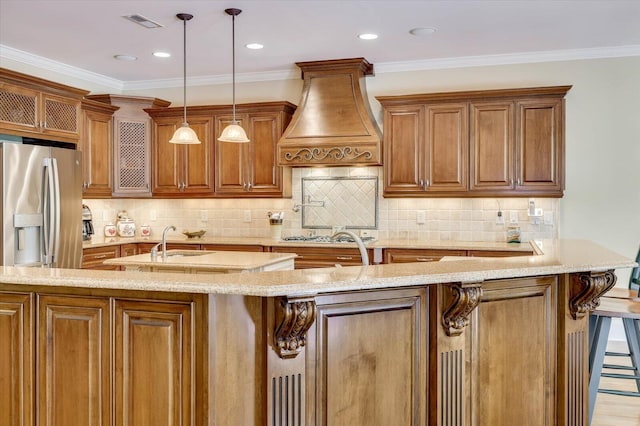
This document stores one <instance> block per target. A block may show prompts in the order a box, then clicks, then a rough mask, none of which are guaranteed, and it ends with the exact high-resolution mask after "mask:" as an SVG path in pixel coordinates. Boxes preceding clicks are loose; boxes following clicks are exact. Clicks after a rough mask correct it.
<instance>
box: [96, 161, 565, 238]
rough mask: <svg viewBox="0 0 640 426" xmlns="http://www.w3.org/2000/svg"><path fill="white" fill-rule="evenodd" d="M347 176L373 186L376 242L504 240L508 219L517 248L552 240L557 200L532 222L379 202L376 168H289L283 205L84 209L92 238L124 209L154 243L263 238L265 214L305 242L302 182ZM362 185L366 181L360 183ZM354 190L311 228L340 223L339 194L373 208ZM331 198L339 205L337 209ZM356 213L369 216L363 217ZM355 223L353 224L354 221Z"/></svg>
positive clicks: (133, 202)
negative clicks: (288, 193)
mask: <svg viewBox="0 0 640 426" xmlns="http://www.w3.org/2000/svg"><path fill="white" fill-rule="evenodd" d="M346 177H351V178H356V177H369V178H376V179H378V191H379V194H378V226H377V228H376V229H372V230H370V233H371V234H372V235H374V236H377V237H378V238H398V239H415V238H417V239H423V240H443V241H446V240H456V241H506V229H507V226H508V225H509V222H510V220H511V219H512V218H513V219H517V222H518V223H517V226H519V227H520V229H521V232H522V241H529V240H532V239H542V238H557V236H558V229H557V224H558V200H557V199H555V198H536V199H535V204H536V207H537V208H542V209H543V211H544V214H545V216H544V218H539V219H535V220H536V223H534V222H533V221H532V219H531V218H530V217H529V216H528V215H527V211H528V207H529V206H528V202H529V200H528V199H527V198H497V199H496V198H383V197H382V195H381V191H382V168H381V167H360V168H345V167H335V168H297V169H294V170H293V185H292V198H290V199H267V198H260V199H106V200H97V199H96V200H84V203H85V204H86V205H88V206H89V208H90V209H91V211H92V213H93V219H94V221H93V222H94V228H95V230H96V234H98V235H100V234H102V231H103V229H104V226H105V225H106V224H108V223H115V220H116V215H117V213H118V211H120V210H126V211H127V212H128V214H129V217H131V218H132V219H134V220H135V222H136V225H138V228H139V226H140V225H143V224H148V225H150V226H151V229H152V235H156V236H157V235H160V233H161V232H162V230H163V229H164V227H165V226H168V225H175V226H176V227H177V228H178V232H182V231H183V230H189V231H191V230H198V229H206V230H207V234H206V235H207V236H212V237H216V236H218V237H269V221H268V219H267V213H268V212H269V211H272V212H273V211H283V212H284V213H285V216H284V227H283V236H289V235H306V234H308V233H309V231H310V229H308V228H310V226H307V225H308V220H309V217H306V218H305V222H306V223H305V228H303V227H302V225H303V224H302V216H301V214H302V210H300V211H299V212H297V213H296V212H294V211H293V210H292V207H293V206H294V204H300V203H302V197H303V190H302V186H303V181H304V182H313V181H318V182H319V181H322V180H325V179H324V178H346ZM303 178H304V180H303ZM318 178H320V179H318ZM327 180H328V179H327ZM338 180H341V181H358V179H352V180H349V179H346V180H345V179H338ZM367 181H369V182H370V179H368V180H367V179H363V180H361V182H359V183H362V182H367ZM360 188H361V191H362V192H361V193H358V191H359V189H358V185H348V187H347V189H348V190H346V189H345V188H344V187H342V188H339V191H340V193H338V191H337V190H332V191H326V193H325V199H326V200H327V201H331V202H327V203H325V206H324V207H319V208H318V209H324V211H323V212H322V214H321V215H316V216H315V217H314V219H313V220H315V221H316V222H315V224H316V225H317V224H318V223H321V225H322V226H320V228H323V227H325V226H327V227H330V226H332V225H344V224H345V223H344V221H345V213H344V208H345V202H344V200H345V198H344V197H345V191H346V193H347V194H348V198H346V200H349V199H352V200H354V202H353V206H354V210H353V211H354V212H356V213H351V212H350V213H349V214H358V213H357V211H358V209H363V208H364V209H366V208H375V207H374V206H373V205H372V204H371V202H372V201H371V186H370V185H363V186H361V187H360ZM334 192H335V194H334ZM305 195H306V194H305ZM332 197H334V198H335V199H334V200H332ZM338 199H342V200H343V201H341V202H337V200H338ZM340 203H342V204H340ZM336 206H338V207H336ZM367 206H369V207H367ZM332 209H333V211H332ZM498 209H500V210H501V211H502V215H503V217H504V222H505V224H504V225H503V224H497V223H496V217H497V212H498ZM363 214H365V215H367V214H373V212H371V211H369V212H366V211H363ZM318 221H320V222H318ZM419 222H424V223H419ZM354 223H355V225H356V226H357V225H358V221H354ZM313 227H314V228H316V227H318V226H313ZM363 228H367V227H366V226H363ZM314 231H316V230H315V229H314ZM317 233H319V234H323V233H327V234H328V233H330V230H329V229H326V230H325V229H318V230H317Z"/></svg>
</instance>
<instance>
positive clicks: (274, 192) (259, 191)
mask: <svg viewBox="0 0 640 426" xmlns="http://www.w3.org/2000/svg"><path fill="white" fill-rule="evenodd" d="M276 107H277V108H275V110H274V111H262V112H250V113H244V114H237V115H236V120H238V121H239V123H240V125H241V126H242V127H243V128H244V129H245V131H246V132H247V137H248V138H249V140H250V142H249V143H245V144H236V143H228V142H220V141H218V137H219V136H220V134H221V133H222V131H223V130H224V128H225V127H226V126H227V125H228V124H229V123H231V121H232V119H233V115H217V116H216V142H215V144H216V195H219V196H224V195H229V196H236V195H237V196H242V197H246V196H260V197H267V196H273V197H279V196H283V194H284V195H288V194H290V180H291V176H290V172H291V171H290V168H286V169H285V168H283V167H280V166H278V164H277V143H278V139H279V138H280V135H281V134H282V132H283V131H284V129H285V128H286V126H287V124H288V123H289V121H290V120H291V114H292V108H291V107H288V106H287V105H283V106H281V105H276ZM243 109H244V108H243ZM262 109H274V106H272V105H269V106H263V107H262Z"/></svg>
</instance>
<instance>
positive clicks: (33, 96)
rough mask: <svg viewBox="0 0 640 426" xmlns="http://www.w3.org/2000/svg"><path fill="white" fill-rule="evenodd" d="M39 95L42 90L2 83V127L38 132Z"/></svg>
mask: <svg viewBox="0 0 640 426" xmlns="http://www.w3.org/2000/svg"><path fill="white" fill-rule="evenodd" d="M39 96H40V92H38V91H37V90H31V89H27V88H24V87H19V86H14V85H12V84H7V83H0V125H1V126H2V128H3V129H7V130H10V129H13V130H20V131H23V132H34V133H38V132H39V131H40V117H39V116H38V112H39V111H38V105H39Z"/></svg>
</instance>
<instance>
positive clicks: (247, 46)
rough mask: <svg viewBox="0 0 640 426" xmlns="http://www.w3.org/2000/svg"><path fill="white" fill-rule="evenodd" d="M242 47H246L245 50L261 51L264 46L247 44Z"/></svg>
mask: <svg viewBox="0 0 640 426" xmlns="http://www.w3.org/2000/svg"><path fill="white" fill-rule="evenodd" d="M244 47H246V48H247V49H253V50H258V49H262V48H263V47H264V45H262V44H260V43H248V44H245V45H244Z"/></svg>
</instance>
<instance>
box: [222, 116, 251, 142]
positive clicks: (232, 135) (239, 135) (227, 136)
mask: <svg viewBox="0 0 640 426" xmlns="http://www.w3.org/2000/svg"><path fill="white" fill-rule="evenodd" d="M218 140H219V141H220V142H234V143H247V142H249V138H248V137H247V133H246V132H245V131H244V129H243V128H242V127H241V126H240V125H239V124H238V122H237V121H233V122H232V123H231V124H229V125H228V126H227V127H225V128H224V130H223V131H222V134H221V135H220V137H219V138H218Z"/></svg>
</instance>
